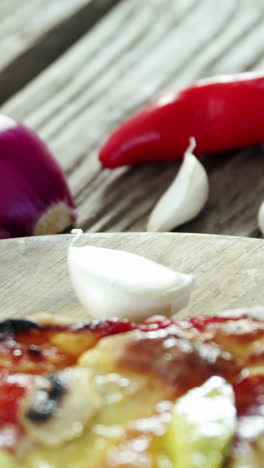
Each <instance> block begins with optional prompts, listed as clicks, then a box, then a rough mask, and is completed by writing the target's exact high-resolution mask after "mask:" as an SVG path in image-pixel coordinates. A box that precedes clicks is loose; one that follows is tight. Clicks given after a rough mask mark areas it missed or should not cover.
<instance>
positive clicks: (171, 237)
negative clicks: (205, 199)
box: [0, 233, 264, 320]
mask: <svg viewBox="0 0 264 468" xmlns="http://www.w3.org/2000/svg"><path fill="white" fill-rule="evenodd" d="M71 238H72V236H69V235H60V236H42V237H35V238H21V239H12V240H2V241H1V242H0V257H1V259H2V262H1V265H0V284H1V286H0V287H1V313H0V319H1V320H2V319H3V318H6V317H15V316H16V317H22V316H24V317H25V316H28V315H31V314H36V313H37V314H39V313H51V314H52V315H62V314H63V315H66V316H67V315H68V316H69V317H71V318H75V319H85V318H86V319H87V312H86V311H85V310H84V309H83V308H82V307H81V305H80V304H79V302H78V301H77V299H76V297H75V294H74V292H73V290H72V287H71V283H70V278H69V274H68V271H67V264H66V257H67V248H68V246H69V244H70V240H71ZM78 245H80V246H81V245H95V246H98V247H107V248H113V249H121V250H126V251H128V252H133V253H136V254H138V255H143V256H145V257H147V258H150V259H152V260H154V261H157V262H159V263H162V264H164V265H167V266H169V267H170V268H173V269H175V270H176V271H180V272H183V273H191V274H193V275H194V276H195V279H196V288H195V290H194V292H193V296H192V301H191V303H190V304H189V307H188V308H186V309H185V310H183V311H181V312H180V313H179V314H177V317H183V316H185V317H186V316H187V315H196V314H219V313H220V312H222V311H223V310H224V309H231V308H241V307H252V306H256V305H263V287H262V286H263V275H264V274H263V262H264V251H263V241H261V240H259V239H246V238H236V237H233V238H231V237H225V236H223V237H222V236H208V235H200V236H198V235H190V234H166V233H165V234H148V233H140V234H138V233H137V234H133V233H122V234H118V233H115V234H89V235H84V236H82V237H81V239H79V240H78ZM230 283H232V287H231V288H230ZM245 285H247V287H245ZM47 291H48V294H47Z"/></svg>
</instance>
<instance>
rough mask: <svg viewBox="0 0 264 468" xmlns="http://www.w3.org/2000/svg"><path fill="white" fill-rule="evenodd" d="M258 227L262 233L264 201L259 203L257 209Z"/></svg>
mask: <svg viewBox="0 0 264 468" xmlns="http://www.w3.org/2000/svg"><path fill="white" fill-rule="evenodd" d="M258 227H259V230H260V232H261V233H262V234H263V235H264V201H263V202H262V203H261V205H260V208H259V211H258Z"/></svg>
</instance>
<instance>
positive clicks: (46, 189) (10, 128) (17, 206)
mask: <svg viewBox="0 0 264 468" xmlns="http://www.w3.org/2000/svg"><path fill="white" fill-rule="evenodd" d="M75 220H76V209H75V205H74V202H73V199H72V196H71V194H70V191H69V188H68V185H67V181H66V178H65V175H64V173H63V171H62V170H61V168H60V167H59V165H58V163H57V162H56V160H55V159H54V158H53V156H52V155H51V154H50V152H49V150H48V149H47V147H46V146H45V145H44V143H43V142H42V141H41V140H40V139H39V138H38V137H37V136H36V135H35V134H34V133H33V132H32V131H30V130H29V129H28V128H26V127H24V126H23V125H22V124H20V123H17V122H15V121H14V120H12V119H10V118H9V117H6V116H3V115H0V238H8V237H20V236H32V235H42V234H55V233H58V232H62V231H64V230H65V229H66V228H67V227H68V226H70V225H71V224H73V223H74V222H75Z"/></svg>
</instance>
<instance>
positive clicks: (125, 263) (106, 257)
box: [68, 246, 194, 321]
mask: <svg viewBox="0 0 264 468" xmlns="http://www.w3.org/2000/svg"><path fill="white" fill-rule="evenodd" d="M68 267H69V272H70V277H71V280H72V284H73V287H74V289H75V292H76V294H77V296H78V298H79V300H80V302H81V303H82V304H83V305H84V307H85V308H86V309H87V310H88V312H89V314H90V316H91V317H94V318H97V319H105V318H109V317H119V318H121V317H124V318H128V319H130V320H133V321H139V320H142V319H145V318H147V317H149V316H151V315H156V314H158V315H159V314H162V315H172V314H174V313H175V312H177V311H178V310H179V309H181V308H183V307H185V306H186V305H187V303H188V301H189V297H190V294H191V291H192V289H193V286H194V279H193V276H192V275H187V274H182V273H178V272H175V271H173V270H171V269H169V268H167V267H165V266H163V265H160V264H158V263H155V262H153V261H151V260H148V259H146V258H144V257H141V256H138V255H135V254H132V253H128V252H124V251H120V250H112V249H106V248H101V247H92V246H84V247H74V246H71V247H69V250H68Z"/></svg>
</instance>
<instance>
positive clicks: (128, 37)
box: [2, 0, 264, 236]
mask: <svg viewBox="0 0 264 468" xmlns="http://www.w3.org/2000/svg"><path fill="white" fill-rule="evenodd" d="M96 1H97V0H96ZM31 3H32V2H31ZM62 3H63V2H62ZM115 3H116V2H115ZM263 18H264V2H263V1H262V0H250V1H249V0H222V1H221V2H217V11H216V3H215V2H213V1H212V0H200V1H196V0H170V1H169V2H168V0H150V1H147V2H142V0H122V1H121V2H119V3H118V4H116V6H115V8H113V9H112V10H111V11H110V12H109V13H108V14H107V15H106V16H105V17H104V18H103V19H102V20H101V21H100V22H98V23H97V24H96V26H95V27H94V28H93V29H92V30H90V31H89V32H87V34H85V35H84V36H83V37H82V39H81V40H79V41H78V42H76V43H75V45H73V47H72V48H71V49H69V50H68V52H67V53H65V54H64V55H63V56H62V57H61V58H59V59H58V60H57V61H56V62H55V63H54V64H53V65H51V66H50V67H48V68H47V69H46V70H45V71H44V72H43V73H41V74H40V75H39V76H38V77H37V78H36V79H35V80H33V81H32V82H30V83H29V84H28V85H27V86H26V87H25V88H24V89H23V90H22V91H21V92H19V93H18V94H16V95H15V96H14V97H13V98H12V99H10V100H9V101H8V102H7V103H6V104H5V105H4V106H3V107H2V111H3V112H5V113H7V114H9V115H11V116H13V117H15V118H18V119H21V120H23V121H24V122H25V123H26V124H28V125H29V126H30V127H32V128H34V129H35V130H36V131H37V132H38V133H39V134H40V135H41V136H42V137H43V139H44V140H45V141H46V142H47V143H48V144H49V146H50V147H51V149H52V151H53V152H54V154H55V155H56V158H57V159H58V161H59V162H60V164H61V165H62V167H63V168H64V169H65V171H66V173H67V175H68V177H69V182H70V186H71V189H72V191H73V194H74V197H75V200H76V203H77V206H78V210H79V225H80V227H82V228H83V229H84V230H85V231H90V232H100V231H110V232H113V231H141V230H142V231H144V230H145V227H146V222H147V218H148V215H149V213H150V210H151V209H152V207H153V205H154V204H155V202H156V201H157V199H158V198H159V196H160V195H161V193H162V192H163V191H164V190H165V189H166V188H167V186H168V184H169V183H170V182H171V180H172V179H173V178H174V177H175V174H176V172H177V170H178V164H177V163H169V164H164V165H162V164H155V165H152V166H147V165H146V166H144V167H139V168H133V169H120V170H117V171H113V172H110V171H103V170H102V169H101V168H100V165H99V163H98V161H97V153H98V150H99V148H100V146H101V145H102V144H103V142H104V140H105V139H106V138H107V137H108V135H109V134H110V133H111V131H112V130H113V128H114V127H116V126H117V125H118V124H119V123H121V122H122V121H123V120H125V119H126V118H127V117H128V116H129V115H131V113H133V112H134V111H135V110H136V109H138V108H140V107H141V106H142V105H144V103H145V102H146V101H148V100H149V99H152V98H153V97H154V96H156V95H159V94H160V93H164V92H167V91H169V90H175V89H177V88H178V87H180V86H185V85H187V84H189V83H190V82H192V81H194V80H196V79H199V78H202V77H205V76H211V75H216V74H221V73H236V72H240V71H246V70H251V69H254V70H256V69H259V70H261V69H263V63H264V62H263V57H264V55H263V52H264V28H263ZM9 82H10V80H9ZM175 131H177V129H175ZM204 162H205V165H206V168H207V170H208V174H209V178H210V198H209V202H208V205H207V208H206V210H205V211H204V212H203V213H202V214H201V216H199V217H198V218H197V220H195V221H194V222H192V223H189V224H187V225H185V226H183V228H182V230H184V231H187V232H206V233H217V234H232V235H245V236H259V235H260V234H259V233H258V231H257V217H256V214H257V210H258V207H259V205H260V203H261V201H262V199H263V197H264V195H263V194H264V164H263V149H261V148H257V149H255V150H245V151H240V152H233V153H232V154H230V155H228V156H224V155H220V156H219V157H217V158H211V159H210V158H208V159H206V160H205V161H204Z"/></svg>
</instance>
